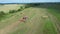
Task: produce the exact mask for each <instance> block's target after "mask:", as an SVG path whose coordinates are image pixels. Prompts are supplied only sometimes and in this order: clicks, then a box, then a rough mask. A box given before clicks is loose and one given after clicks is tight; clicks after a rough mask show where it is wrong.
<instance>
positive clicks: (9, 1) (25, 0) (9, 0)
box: [0, 0, 60, 3]
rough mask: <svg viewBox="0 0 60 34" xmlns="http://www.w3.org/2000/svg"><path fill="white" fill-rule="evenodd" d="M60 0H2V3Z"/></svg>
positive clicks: (56, 0) (51, 0)
mask: <svg viewBox="0 0 60 34" xmlns="http://www.w3.org/2000/svg"><path fill="white" fill-rule="evenodd" d="M34 2H60V0H0V3H34Z"/></svg>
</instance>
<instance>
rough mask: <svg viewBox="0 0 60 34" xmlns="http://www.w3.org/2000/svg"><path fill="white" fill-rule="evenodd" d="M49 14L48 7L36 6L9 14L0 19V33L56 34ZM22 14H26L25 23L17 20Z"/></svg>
mask: <svg viewBox="0 0 60 34" xmlns="http://www.w3.org/2000/svg"><path fill="white" fill-rule="evenodd" d="M21 13H22V14H21ZM49 14H50V13H49V12H48V9H46V8H36V7H30V8H27V9H24V10H22V11H20V12H17V13H13V14H9V15H7V18H6V19H3V20H1V21H0V34H57V30H56V26H55V25H54V24H55V23H54V21H52V20H53V19H52V18H53V17H51V16H50V15H52V14H50V15H49ZM23 16H28V19H27V20H26V22H25V23H24V22H20V21H19V20H20V19H21V18H22V17H23ZM42 16H48V17H47V18H43V17H42ZM54 16H55V15H54ZM8 17H9V18H8Z"/></svg>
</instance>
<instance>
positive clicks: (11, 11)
mask: <svg viewBox="0 0 60 34" xmlns="http://www.w3.org/2000/svg"><path fill="white" fill-rule="evenodd" d="M15 12H17V11H16V10H9V13H15Z"/></svg>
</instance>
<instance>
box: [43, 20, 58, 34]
mask: <svg viewBox="0 0 60 34" xmlns="http://www.w3.org/2000/svg"><path fill="white" fill-rule="evenodd" d="M43 33H44V34H57V32H56V30H55V27H54V26H53V22H52V21H51V20H46V21H45V26H44V28H43Z"/></svg>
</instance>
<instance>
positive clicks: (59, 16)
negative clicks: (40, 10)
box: [48, 8, 60, 21]
mask: <svg viewBox="0 0 60 34" xmlns="http://www.w3.org/2000/svg"><path fill="white" fill-rule="evenodd" d="M48 12H49V13H51V14H53V15H54V16H56V17H57V19H58V20H59V21H60V10H58V9H52V8H51V9H48Z"/></svg>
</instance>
